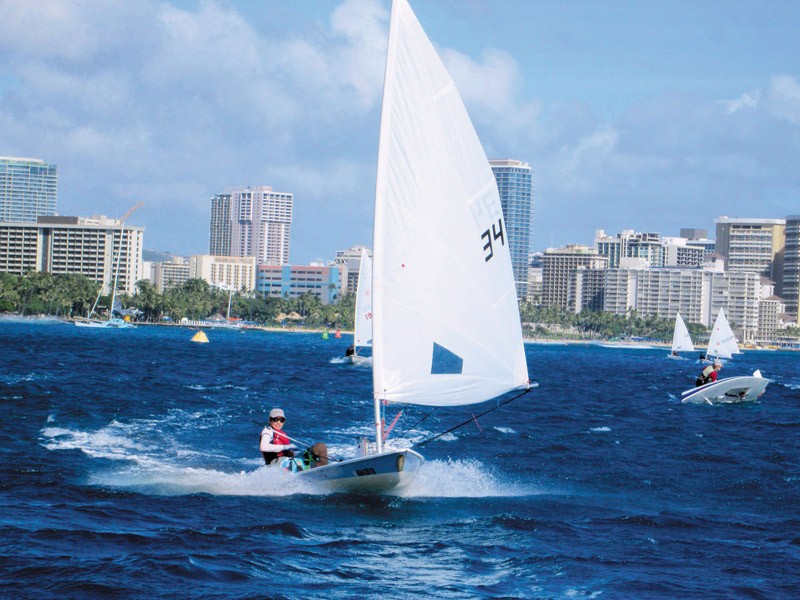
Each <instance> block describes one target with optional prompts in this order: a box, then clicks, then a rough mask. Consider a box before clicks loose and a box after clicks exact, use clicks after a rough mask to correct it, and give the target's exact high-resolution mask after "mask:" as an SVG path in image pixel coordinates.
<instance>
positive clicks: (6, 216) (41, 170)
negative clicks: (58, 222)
mask: <svg viewBox="0 0 800 600" xmlns="http://www.w3.org/2000/svg"><path fill="white" fill-rule="evenodd" d="M57 195H58V168H57V167H56V165H50V164H47V163H46V162H44V161H43V160H40V159H38V158H14V157H10V156H0V222H3V223H12V222H13V223H35V222H36V219H37V217H41V216H52V215H55V214H56V199H57Z"/></svg>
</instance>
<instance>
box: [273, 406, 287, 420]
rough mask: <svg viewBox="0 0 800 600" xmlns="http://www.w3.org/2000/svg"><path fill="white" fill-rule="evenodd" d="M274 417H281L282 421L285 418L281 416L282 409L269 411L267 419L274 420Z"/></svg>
mask: <svg viewBox="0 0 800 600" xmlns="http://www.w3.org/2000/svg"><path fill="white" fill-rule="evenodd" d="M275 417H283V418H284V419H285V418H286V416H285V415H284V414H283V409H282V408H273V409H272V410H271V411H269V418H270V419H274V418H275Z"/></svg>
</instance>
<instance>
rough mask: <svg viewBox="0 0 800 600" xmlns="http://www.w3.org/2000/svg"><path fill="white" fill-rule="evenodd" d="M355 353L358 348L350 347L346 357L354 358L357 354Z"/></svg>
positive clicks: (345, 353)
mask: <svg viewBox="0 0 800 600" xmlns="http://www.w3.org/2000/svg"><path fill="white" fill-rule="evenodd" d="M355 353H356V347H355V346H350V347H348V348H347V350H345V351H344V355H345V356H353V354H355Z"/></svg>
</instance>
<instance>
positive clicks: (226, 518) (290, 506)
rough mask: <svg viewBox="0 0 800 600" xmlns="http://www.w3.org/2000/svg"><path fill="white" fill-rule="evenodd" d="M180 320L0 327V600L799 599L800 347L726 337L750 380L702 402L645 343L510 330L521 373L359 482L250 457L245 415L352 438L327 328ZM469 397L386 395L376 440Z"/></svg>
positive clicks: (690, 374)
mask: <svg viewBox="0 0 800 600" xmlns="http://www.w3.org/2000/svg"><path fill="white" fill-rule="evenodd" d="M191 333H192V332H190V331H187V330H183V329H179V328H166V327H163V328H162V327H140V328H138V329H136V330H132V331H98V330H86V329H79V328H76V327H73V326H70V325H66V324H50V325H46V324H37V323H8V322H1V323H0V419H1V420H0V425H1V426H0V457H2V461H1V462H0V468H1V469H2V481H1V482H0V596H2V597H11V598H14V597H40V596H42V595H44V597H51V596H52V597H58V598H85V597H110V598H175V597H180V598H183V597H193V598H266V597H270V598H372V597H381V596H383V597H390V598H428V597H436V598H484V597H487V598H488V597H503V598H508V597H517V598H563V597H569V598H575V597H579V598H580V597H604V598H620V597H631V598H689V597H695V598H700V597H702V598H735V597H748V598H779V597H787V598H788V597H796V594H797V590H798V583H800V533H799V532H798V530H800V462H799V461H798V450H800V436H799V435H798V434H799V433H800V354H797V353H790V352H748V353H745V354H744V355H742V356H741V357H740V358H737V359H736V360H735V361H734V362H732V363H731V364H729V365H728V366H726V367H725V369H724V370H723V375H725V376H731V375H735V374H745V373H749V372H751V371H752V370H753V369H755V368H760V369H762V371H763V372H764V374H765V376H767V377H770V378H774V381H773V383H771V384H770V386H769V388H768V389H767V393H766V394H765V395H764V396H763V397H762V399H761V401H760V402H757V403H753V404H747V405H728V406H716V407H712V406H694V405H691V406H690V405H681V404H680V402H679V396H680V391H681V390H683V389H685V388H687V387H690V386H691V385H692V382H693V379H694V376H695V374H696V373H695V372H696V371H697V370H698V367H697V365H696V364H695V363H694V362H690V361H672V360H668V359H666V358H665V355H666V350H664V349H609V348H602V347H598V346H568V345H536V344H531V345H528V346H526V350H527V353H528V362H529V368H530V372H531V376H532V379H533V380H534V381H536V382H538V384H539V387H538V388H536V389H534V390H533V391H532V392H531V393H530V394H528V395H527V396H526V397H524V398H523V399H521V400H518V401H517V402H515V403H512V404H509V405H508V406H505V407H503V408H502V409H501V410H498V411H495V412H493V413H491V414H489V415H486V416H485V417H482V418H481V419H480V420H479V425H480V428H479V427H478V426H477V425H470V426H467V427H465V428H462V429H460V430H458V431H456V432H455V433H454V434H451V435H447V436H446V437H444V438H442V439H440V440H438V441H436V442H433V443H432V444H430V445H429V446H427V447H426V449H425V452H424V454H425V455H426V458H427V462H426V463H425V464H424V465H423V468H422V471H421V475H420V477H419V478H418V480H417V481H416V482H415V483H414V484H413V485H412V487H411V488H409V489H407V490H406V491H404V492H402V493H399V494H397V495H394V496H384V497H377V498H365V497H356V496H347V495H324V494H321V493H319V492H318V491H317V490H314V489H312V488H309V487H302V486H301V485H300V483H301V482H298V481H297V480H296V479H292V476H291V475H290V474H286V473H282V472H279V471H278V472H276V471H275V470H270V469H266V468H263V467H262V466H261V462H262V461H261V458H260V456H259V453H258V450H257V443H258V437H259V431H260V428H259V427H258V426H257V425H255V424H254V423H252V422H251V421H252V420H255V421H259V422H263V420H264V417H265V415H266V413H267V411H268V410H269V408H271V407H272V406H275V405H279V406H282V407H283V408H284V409H285V410H286V411H287V416H288V417H289V420H288V422H287V427H286V429H287V431H288V432H289V433H290V435H294V436H296V437H299V438H301V439H304V440H309V441H318V440H321V441H326V442H327V443H328V445H329V447H330V449H331V453H332V454H336V455H338V456H348V455H352V454H353V453H354V448H353V446H352V443H353V440H354V439H355V438H356V437H357V436H360V435H369V434H370V432H371V428H370V420H371V419H370V411H371V374H370V371H369V369H368V368H363V367H354V366H351V365H345V364H341V363H340V362H339V361H338V360H336V357H338V356H340V355H342V354H343V353H344V350H345V348H346V347H347V346H348V345H349V344H350V339H349V338H348V337H344V338H342V339H339V340H336V339H334V338H333V337H331V338H330V339H328V340H323V339H321V337H320V336H319V335H312V334H286V333H267V332H261V331H247V332H245V333H238V332H232V331H230V332H229V331H211V332H209V338H210V339H211V343H210V344H207V345H197V344H191V343H189V338H190V337H191ZM483 408H485V406H484V405H482V406H479V407H477V408H475V407H473V408H472V409H461V410H459V411H447V410H439V411H437V412H436V413H435V414H434V415H433V416H431V417H430V418H428V419H427V420H425V421H424V422H423V423H422V424H421V425H420V426H419V428H418V429H417V430H414V431H408V430H407V429H406V428H408V427H409V426H411V425H413V424H414V423H416V422H417V421H418V420H419V419H421V418H422V417H423V416H425V415H426V414H428V412H429V409H426V408H424V407H408V408H407V411H406V414H405V415H404V416H403V417H402V418H401V420H400V422H399V424H398V426H397V431H398V437H400V438H405V439H413V438H424V437H427V436H429V435H432V434H435V433H438V432H440V431H443V430H445V429H447V428H449V427H450V426H452V425H455V424H457V423H459V422H461V421H463V420H464V419H465V418H468V417H469V414H470V410H473V411H477V410H481V409H483ZM389 416H390V417H391V416H393V411H391V410H390V413H389Z"/></svg>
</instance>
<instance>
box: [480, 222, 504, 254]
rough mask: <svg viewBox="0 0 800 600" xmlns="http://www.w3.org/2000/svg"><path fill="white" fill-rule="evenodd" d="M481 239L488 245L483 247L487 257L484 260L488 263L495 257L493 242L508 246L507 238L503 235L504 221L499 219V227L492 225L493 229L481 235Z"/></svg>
mask: <svg viewBox="0 0 800 600" xmlns="http://www.w3.org/2000/svg"><path fill="white" fill-rule="evenodd" d="M481 239H482V240H486V243H485V244H484V245H483V250H484V252H486V255H485V256H484V257H483V259H484V260H485V261H486V262H489V261H490V260H492V257H493V256H494V248H493V247H492V242H495V241H497V240H500V245H501V246H505V245H506V238H505V235H504V234H503V219H497V225H492V228H491V229H487V230H486V231H484V232H483V233H482V234H481Z"/></svg>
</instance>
